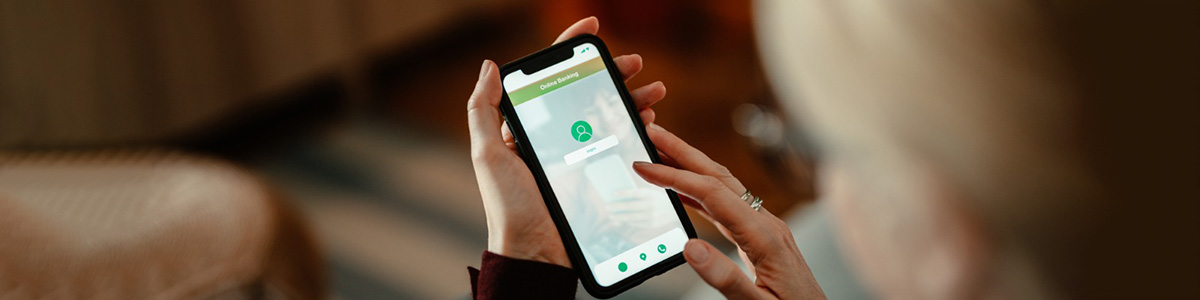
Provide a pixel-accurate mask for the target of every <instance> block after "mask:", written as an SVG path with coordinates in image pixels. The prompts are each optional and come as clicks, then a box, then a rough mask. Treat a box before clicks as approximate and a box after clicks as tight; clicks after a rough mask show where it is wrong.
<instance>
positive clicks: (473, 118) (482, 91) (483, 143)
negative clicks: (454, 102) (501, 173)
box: [467, 60, 503, 150]
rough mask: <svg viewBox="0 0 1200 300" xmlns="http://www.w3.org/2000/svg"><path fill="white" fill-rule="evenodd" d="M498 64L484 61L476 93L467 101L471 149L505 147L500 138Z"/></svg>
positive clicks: (476, 84)
mask: <svg viewBox="0 0 1200 300" xmlns="http://www.w3.org/2000/svg"><path fill="white" fill-rule="evenodd" d="M498 75H499V71H497V70H496V63H494V62H492V61H491V60H484V61H483V66H482V67H481V70H480V71H479V81H478V82H476V83H475V92H473V93H471V98H470V99H469V100H467V127H469V128H470V132H471V148H472V149H475V150H482V149H484V148H487V147H488V146H497V145H503V141H502V140H501V138H500V128H499V125H500V110H499V108H498V107H499V105H500V93H501V87H500V77H499V76H498Z"/></svg>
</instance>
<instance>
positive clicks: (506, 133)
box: [500, 121, 515, 143]
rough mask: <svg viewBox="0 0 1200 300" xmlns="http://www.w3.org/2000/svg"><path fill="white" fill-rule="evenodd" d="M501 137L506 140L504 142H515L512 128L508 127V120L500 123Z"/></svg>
mask: <svg viewBox="0 0 1200 300" xmlns="http://www.w3.org/2000/svg"><path fill="white" fill-rule="evenodd" d="M500 137H501V139H503V140H504V143H512V142H515V140H514V139H513V134H512V129H508V121H504V123H501V124H500Z"/></svg>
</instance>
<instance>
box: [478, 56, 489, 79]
mask: <svg viewBox="0 0 1200 300" xmlns="http://www.w3.org/2000/svg"><path fill="white" fill-rule="evenodd" d="M489 62H492V61H491V60H486V59H485V60H483V66H481V67H479V78H483V74H487V71H488V67H489V66H488V63H489Z"/></svg>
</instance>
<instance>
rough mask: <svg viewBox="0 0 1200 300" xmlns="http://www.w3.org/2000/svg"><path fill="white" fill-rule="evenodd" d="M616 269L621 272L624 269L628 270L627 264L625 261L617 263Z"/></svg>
mask: <svg viewBox="0 0 1200 300" xmlns="http://www.w3.org/2000/svg"><path fill="white" fill-rule="evenodd" d="M617 270H621V272H625V270H629V265H626V264H625V263H620V264H617Z"/></svg>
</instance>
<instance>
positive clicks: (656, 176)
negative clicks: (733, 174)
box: [633, 162, 763, 244]
mask: <svg viewBox="0 0 1200 300" xmlns="http://www.w3.org/2000/svg"><path fill="white" fill-rule="evenodd" d="M633 170H634V171H636V172H637V173H638V175H641V176H642V178H643V179H646V181H647V182H650V183H651V184H654V185H657V186H661V187H665V188H670V189H673V190H675V191H676V192H679V193H681V194H684V195H687V196H689V197H692V199H696V201H697V202H699V203H700V206H702V207H703V209H704V210H705V211H706V212H708V214H709V215H710V216H712V217H713V219H715V220H716V221H717V222H718V223H721V224H722V225H725V228H728V229H729V230H730V232H731V233H733V236H734V237H739V236H756V235H747V234H745V233H751V232H754V231H755V230H757V229H756V228H758V227H761V226H762V225H763V224H760V223H759V222H758V221H760V220H761V219H759V217H761V215H756V212H755V211H754V209H752V208H750V206H749V205H746V202H743V201H742V200H741V199H740V198H739V195H737V194H734V192H733V191H732V190H730V189H729V187H727V186H725V184H724V183H722V182H721V181H720V180H717V179H716V178H714V177H712V176H705V175H700V174H696V173H693V172H690V171H686V170H680V169H676V168H672V167H668V166H664V165H659V164H651V163H646V162H635V163H633ZM759 231H761V230H759ZM737 242H738V244H745V243H748V242H754V241H749V240H740V239H739V240H737Z"/></svg>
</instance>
